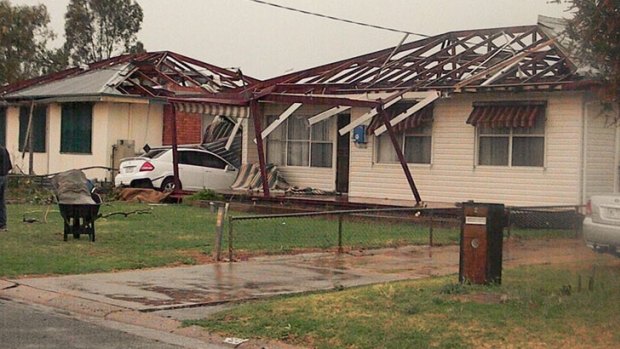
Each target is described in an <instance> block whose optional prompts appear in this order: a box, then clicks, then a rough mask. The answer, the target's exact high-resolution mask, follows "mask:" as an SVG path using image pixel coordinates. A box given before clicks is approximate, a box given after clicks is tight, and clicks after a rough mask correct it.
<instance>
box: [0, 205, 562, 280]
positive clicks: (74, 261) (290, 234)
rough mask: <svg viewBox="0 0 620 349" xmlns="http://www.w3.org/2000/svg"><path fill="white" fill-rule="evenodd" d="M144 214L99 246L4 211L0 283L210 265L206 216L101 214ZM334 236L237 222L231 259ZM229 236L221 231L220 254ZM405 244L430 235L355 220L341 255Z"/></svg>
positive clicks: (38, 212) (300, 223)
mask: <svg viewBox="0 0 620 349" xmlns="http://www.w3.org/2000/svg"><path fill="white" fill-rule="evenodd" d="M149 207H150V208H151V210H152V214H148V215H130V216H128V217H124V216H122V215H115V216H111V217H109V218H105V219H99V220H97V222H96V224H95V226H96V229H97V242H95V243H90V242H88V241H87V240H88V239H87V238H86V237H83V238H82V239H81V240H74V239H73V238H72V237H69V241H67V242H63V241H62V231H63V223H62V218H61V216H60V214H59V212H58V207H57V206H55V205H52V206H51V209H52V212H50V213H49V215H48V222H47V223H41V222H42V221H43V216H44V213H45V211H46V209H47V206H45V205H34V204H14V205H9V206H8V213H9V231H8V232H2V233H0V276H4V277H16V276H21V275H41V274H80V273H92V272H106V271H113V270H123V269H140V268H149V267H159V266H166V265H178V264H196V263H203V262H205V261H208V260H209V256H210V255H211V252H212V248H213V245H214V231H215V220H216V217H215V214H213V213H211V212H210V211H209V210H208V209H204V208H199V207H193V206H187V205H166V206H146V205H142V204H126V203H112V204H104V205H103V206H102V207H101V210H100V213H103V214H107V213H110V212H119V211H124V212H129V211H134V210H139V209H145V208H149ZM231 214H232V215H241V213H235V212H232V213H231ZM24 217H26V218H37V219H38V220H39V222H36V223H30V224H29V223H24V222H22V219H23V218H24ZM337 231H338V221H337V220H336V219H322V218H295V219H291V218H289V219H275V220H273V219H270V220H250V221H238V222H235V224H234V243H235V254H236V256H241V255H244V254H245V255H247V254H277V253H290V252H292V251H297V250H313V249H334V248H335V247H336V246H337V242H338V240H337ZM227 232H228V230H227V227H225V228H224V241H223V246H224V248H225V249H226V246H227V241H226V240H227V236H228V234H227ZM513 234H515V235H518V234H519V232H518V231H513ZM525 234H526V235H527V236H531V235H532V233H528V232H525ZM528 234H529V235H528ZM537 234H540V232H538V233H537ZM556 234H558V235H559V237H566V236H572V235H571V234H572V232H568V233H567V232H559V233H556V232H549V231H547V232H544V233H543V235H542V236H547V237H548V236H554V235H556ZM458 239H459V231H458V230H457V229H446V228H436V229H435V230H434V241H435V243H438V244H456V243H458ZM405 244H428V228H427V227H423V226H420V225H417V226H416V225H412V224H410V223H401V224H389V223H383V222H381V223H377V222H373V221H371V220H368V219H354V218H351V219H347V220H345V222H344V224H343V245H344V246H345V248H349V249H354V248H371V247H388V246H399V245H405Z"/></svg>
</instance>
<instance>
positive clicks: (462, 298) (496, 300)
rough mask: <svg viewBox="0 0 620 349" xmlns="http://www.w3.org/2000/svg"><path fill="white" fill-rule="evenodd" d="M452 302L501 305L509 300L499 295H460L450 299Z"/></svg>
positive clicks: (484, 293) (485, 293) (503, 295)
mask: <svg viewBox="0 0 620 349" xmlns="http://www.w3.org/2000/svg"><path fill="white" fill-rule="evenodd" d="M452 300H455V301H458V302H461V303H469V302H471V303H477V304H502V303H506V302H507V301H508V300H509V298H508V295H505V294H499V293H487V292H480V293H472V294H461V295H458V296H454V297H452Z"/></svg>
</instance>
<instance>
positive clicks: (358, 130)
mask: <svg viewBox="0 0 620 349" xmlns="http://www.w3.org/2000/svg"><path fill="white" fill-rule="evenodd" d="M353 142H354V143H356V144H366V142H367V141H366V126H365V125H359V126H355V128H354V129H353Z"/></svg>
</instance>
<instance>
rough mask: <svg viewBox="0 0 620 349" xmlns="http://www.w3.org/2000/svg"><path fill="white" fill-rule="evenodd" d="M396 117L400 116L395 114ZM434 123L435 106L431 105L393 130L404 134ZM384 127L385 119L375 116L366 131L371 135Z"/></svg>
mask: <svg viewBox="0 0 620 349" xmlns="http://www.w3.org/2000/svg"><path fill="white" fill-rule="evenodd" d="M394 116H398V114H394V115H393V117H394ZM432 121H433V104H429V105H427V106H426V107H424V108H422V109H420V110H419V111H417V112H415V113H413V115H411V116H409V117H408V118H406V119H405V120H403V121H402V122H399V123H398V124H396V125H394V126H393V127H392V128H393V130H394V131H395V132H396V133H400V132H404V131H407V130H411V129H414V128H417V127H420V126H421V125H423V124H424V123H429V122H432ZM381 126H383V119H382V118H381V116H380V115H375V116H374V117H373V119H372V121H371V122H370V125H369V126H368V128H367V129H366V132H367V134H369V135H371V134H373V133H374V132H375V130H376V129H378V128H379V127H381Z"/></svg>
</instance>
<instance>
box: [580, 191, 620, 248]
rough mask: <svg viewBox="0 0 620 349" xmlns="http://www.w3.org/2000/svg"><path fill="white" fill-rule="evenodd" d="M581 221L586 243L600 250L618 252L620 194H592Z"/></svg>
mask: <svg viewBox="0 0 620 349" xmlns="http://www.w3.org/2000/svg"><path fill="white" fill-rule="evenodd" d="M587 211H588V212H587V217H586V218H585V219H584V221H583V237H584V239H585V241H586V245H588V246H589V247H590V248H592V249H594V250H596V251H600V252H611V253H615V254H616V255H618V254H620V194H616V195H597V196H592V198H591V199H590V201H589V202H588V206H587Z"/></svg>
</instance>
